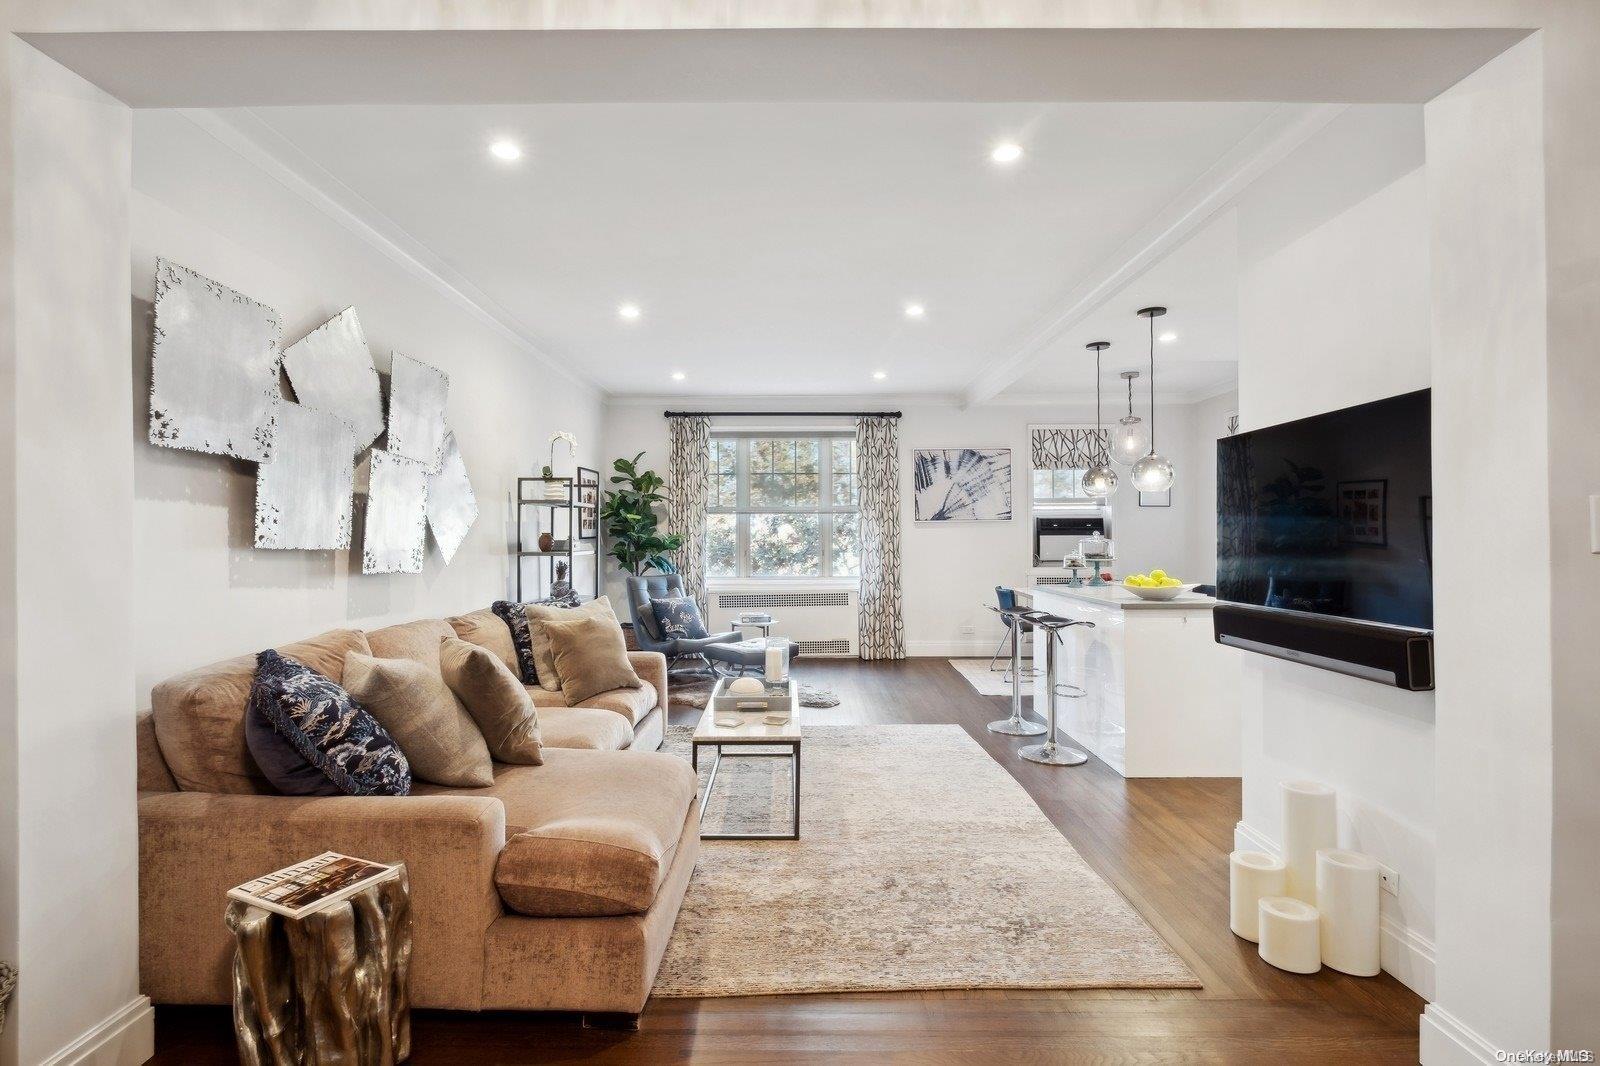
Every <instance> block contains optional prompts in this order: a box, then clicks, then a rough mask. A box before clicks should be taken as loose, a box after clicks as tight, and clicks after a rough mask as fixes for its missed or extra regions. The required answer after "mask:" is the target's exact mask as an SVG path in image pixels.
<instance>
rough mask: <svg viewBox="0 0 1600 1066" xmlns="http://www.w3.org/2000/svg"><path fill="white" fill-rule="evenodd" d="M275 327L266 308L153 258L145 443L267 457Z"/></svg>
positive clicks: (274, 393) (274, 392) (276, 356)
mask: <svg viewBox="0 0 1600 1066" xmlns="http://www.w3.org/2000/svg"><path fill="white" fill-rule="evenodd" d="M278 331H279V322H278V313H277V312H276V311H274V310H273V309H272V308H270V307H268V306H266V305H265V304H261V303H257V302H256V301H255V300H252V299H250V298H249V297H248V296H245V295H243V294H242V293H237V292H234V291H233V290H232V289H230V288H228V287H227V286H226V285H223V284H221V283H220V282H216V281H213V280H211V279H210V278H208V277H205V276H204V275H202V274H196V273H195V272H194V271H192V270H190V269H189V268H188V267H185V266H180V265H179V264H177V263H174V262H172V261H171V260H169V259H157V260H156V323H155V343H154V344H153V346H152V349H151V365H150V443H151V444H159V445H161V446H162V447H165V448H184V449H188V450H190V451H197V452H210V453H211V454H213V455H231V456H234V457H236V458H239V459H253V460H255V461H256V462H263V463H264V462H269V461H270V460H271V459H272V450H273V431H274V426H275V424H276V421H275V420H276V416H277V411H278V403H279V400H280V395H281V394H280V392H279V388H278V363H279V361H280V359H281V358H282V353H281V352H280V351H279V350H278Z"/></svg>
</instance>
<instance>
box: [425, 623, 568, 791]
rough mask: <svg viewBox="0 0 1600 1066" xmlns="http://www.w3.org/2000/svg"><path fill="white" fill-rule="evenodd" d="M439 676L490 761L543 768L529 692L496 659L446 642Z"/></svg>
mask: <svg viewBox="0 0 1600 1066" xmlns="http://www.w3.org/2000/svg"><path fill="white" fill-rule="evenodd" d="M439 670H440V672H441V673H443V674H444V681H445V684H447V685H449V686H450V691H451V692H454V693H455V694H456V698H457V699H459V700H460V701H461V702H462V704H463V705H465V707H466V708H467V713H468V714H470V715H472V720H473V721H474V722H476V723H477V724H478V731H479V732H481V733H482V734H483V739H484V740H486V741H488V744H489V753H490V754H491V755H493V756H494V757H495V758H496V759H499V760H500V761H501V762H514V763H524V764H527V765H531V766H538V765H540V764H541V763H543V762H544V747H543V744H542V743H541V740H540V736H539V712H538V710H537V709H536V708H535V707H534V705H533V700H532V699H530V698H529V697H528V690H527V689H526V688H523V687H522V682H521V681H518V680H517V675H515V674H513V673H512V672H511V668H510V667H509V666H507V665H506V664H505V663H504V662H503V661H502V660H501V658H500V657H499V656H498V655H496V654H495V653H494V652H492V651H490V650H489V649H488V648H484V647H479V646H478V645H476V644H469V643H467V642H466V641H464V640H459V639H457V638H455V637H446V638H445V640H444V643H443V644H441V645H440V646H439Z"/></svg>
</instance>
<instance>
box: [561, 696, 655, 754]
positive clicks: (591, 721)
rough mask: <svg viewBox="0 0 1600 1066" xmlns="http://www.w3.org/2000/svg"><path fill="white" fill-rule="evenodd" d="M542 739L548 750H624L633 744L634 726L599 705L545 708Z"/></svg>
mask: <svg viewBox="0 0 1600 1066" xmlns="http://www.w3.org/2000/svg"><path fill="white" fill-rule="evenodd" d="M551 695H560V694H559V693H552V694H551ZM539 739H540V740H541V741H542V742H543V750H546V751H548V750H549V749H550V748H587V749H589V750H591V751H621V750H622V749H623V748H627V747H631V746H632V744H633V726H631V725H629V724H628V720H627V719H626V718H624V717H622V715H620V714H616V713H614V712H612V711H607V710H602V709H600V708H598V707H545V708H542V709H541V710H540V711H539Z"/></svg>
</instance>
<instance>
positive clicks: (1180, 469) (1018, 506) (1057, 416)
mask: <svg viewBox="0 0 1600 1066" xmlns="http://www.w3.org/2000/svg"><path fill="white" fill-rule="evenodd" d="M863 402H864V401H863ZM779 403H780V404H781V403H782V401H779ZM773 405H774V402H773V400H772V399H771V398H770V397H768V398H764V399H746V400H739V399H729V398H727V397H718V398H716V399H715V400H712V399H697V400H682V399H678V400H674V401H673V403H672V406H673V407H674V408H678V409H694V410H716V409H722V410H762V409H763V408H770V407H773ZM788 406H789V407H791V408H792V407H794V406H796V405H795V404H794V403H793V402H790V403H788ZM827 406H828V407H833V408H844V409H849V408H851V407H853V406H857V405H856V404H852V403H851V402H850V401H849V400H844V401H839V402H835V403H832V404H829V405H827ZM868 406H869V407H870V408H871V409H873V410H878V409H888V408H895V409H899V410H901V411H903V412H904V418H903V419H902V420H901V423H900V451H901V487H900V492H901V501H902V507H901V559H902V566H903V569H904V587H905V626H906V651H907V653H908V654H911V655H936V656H942V655H979V654H982V655H987V654H989V653H990V652H992V651H993V650H994V648H995V646H996V644H997V643H998V642H999V640H1000V635H1001V632H1002V630H1001V627H1000V626H999V625H998V623H997V622H996V621H995V618H994V615H993V614H992V613H991V612H990V611H988V610H985V609H984V607H983V605H984V604H986V603H992V602H993V601H994V587H995V586H996V585H999V584H1011V585H1025V584H1027V583H1028V582H1029V580H1030V571H1031V570H1032V569H1033V567H1032V562H1033V540H1032V518H1031V514H1030V512H1029V505H1028V498H1027V485H1028V472H1029V469H1030V465H1029V452H1028V447H1029V445H1028V427H1029V426H1030V425H1044V424H1053V423H1062V422H1065V423H1074V424H1092V423H1093V422H1094V409H1093V407H1092V406H1087V407H1084V406H1074V407H1061V406H1049V407H1020V406H1006V405H994V406H986V407H971V408H966V409H962V408H958V407H954V406H949V405H934V404H928V403H926V402H923V403H908V404H902V403H898V402H892V401H884V400H881V399H876V398H875V399H874V400H873V401H872V402H871V403H870V404H868ZM1213 406H1214V405H1213ZM663 409H664V405H663V404H661V403H653V404H645V403H638V402H625V403H616V402H613V403H610V404H608V405H607V406H606V411H605V427H604V431H603V435H604V440H605V443H606V449H607V453H606V461H605V466H607V467H609V466H610V461H611V459H612V458H615V457H617V456H632V455H633V454H634V453H636V452H639V451H644V452H645V453H646V457H645V461H646V462H647V463H649V464H651V465H652V466H654V468H655V469H656V470H657V471H658V472H660V473H662V474H665V472H666V460H667V429H666V420H665V419H663V418H662V417H661V412H662V410H663ZM818 409H819V410H825V409H827V407H819V408H818ZM1230 409H1231V408H1230ZM1107 413H1108V415H1109V413H1110V412H1109V409H1108V412H1107ZM1157 414H1158V416H1159V422H1158V426H1157V433H1158V443H1159V444H1160V448H1161V451H1162V452H1163V453H1164V454H1165V455H1166V456H1167V457H1168V458H1170V459H1171V460H1172V461H1173V463H1174V465H1175V467H1176V468H1177V478H1176V480H1175V482H1174V484H1173V489H1172V506H1171V507H1169V508H1159V507H1158V508H1151V507H1140V506H1138V502H1137V493H1135V492H1134V490H1133V487H1132V484H1131V483H1130V482H1129V479H1128V478H1127V476H1126V471H1122V473H1123V475H1124V476H1123V478H1122V480H1121V483H1120V484H1119V485H1118V488H1117V492H1116V495H1115V497H1114V498H1113V501H1112V506H1113V516H1112V522H1113V536H1114V539H1115V540H1116V549H1117V563H1116V571H1117V573H1118V575H1119V576H1120V575H1121V574H1125V573H1133V572H1135V571H1137V570H1151V569H1154V568H1156V567H1164V568H1166V569H1168V570H1170V571H1172V572H1173V573H1176V574H1178V575H1179V576H1181V577H1185V578H1190V579H1191V580H1196V581H1198V580H1204V578H1201V577H1198V576H1196V577H1192V578H1191V577H1190V575H1191V574H1197V573H1199V568H1200V567H1202V566H1203V565H1204V563H1203V561H1202V553H1201V552H1200V551H1198V550H1197V547H1196V545H1195V543H1194V541H1193V536H1194V531H1195V528H1196V523H1197V521H1198V519H1197V518H1196V515H1197V512H1198V511H1199V510H1200V509H1201V508H1203V506H1204V505H1205V503H1206V501H1207V500H1209V503H1210V507H1211V509H1212V518H1211V520H1210V522H1209V526H1210V530H1211V531H1210V533H1209V534H1208V536H1210V537H1211V538H1212V539H1213V541H1214V538H1215V507H1216V491H1215V467H1216V460H1215V452H1214V450H1211V451H1210V453H1209V454H1206V453H1205V451H1203V450H1201V448H1200V446H1199V444H1198V436H1199V431H1198V430H1196V429H1195V428H1194V414H1193V408H1192V407H1190V406H1187V405H1175V406H1172V407H1167V406H1165V405H1163V407H1162V408H1161V409H1160V410H1159V411H1158V412H1157ZM717 424H719V423H717V422H716V421H715V420H714V421H713V425H714V426H715V425H717ZM727 424H729V425H744V426H751V425H752V424H758V423H753V421H752V420H750V419H739V420H729V421H728V423H727ZM788 424H790V425H793V424H794V421H793V420H790V422H789V423H788ZM830 424H838V425H849V424H850V423H849V422H848V421H844V422H836V423H830ZM961 447H974V448H1010V449H1011V464H1012V493H1013V517H1012V520H1011V521H1009V522H949V523H929V522H923V523H918V522H915V521H913V518H912V515H913V510H912V502H911V453H912V451H913V450H914V449H917V448H961ZM1207 448H1208V449H1214V448H1215V441H1214V440H1213V441H1209V442H1208V443H1207ZM1208 468H1209V469H1210V471H1211V474H1210V476H1211V481H1210V483H1209V484H1210V485H1211V488H1210V489H1207V488H1206V487H1205V486H1206V485H1207V481H1206V480H1205V474H1204V473H1203V471H1205V470H1206V469H1208ZM1211 552H1212V556H1213V559H1212V563H1211V568H1212V574H1211V575H1210V576H1212V577H1214V576H1215V560H1214V555H1215V544H1214V543H1212V544H1211ZM612 593H613V595H618V594H620V587H619V586H618V584H617V582H616V581H615V580H613V582H612ZM969 627H970V632H963V629H964V628H969Z"/></svg>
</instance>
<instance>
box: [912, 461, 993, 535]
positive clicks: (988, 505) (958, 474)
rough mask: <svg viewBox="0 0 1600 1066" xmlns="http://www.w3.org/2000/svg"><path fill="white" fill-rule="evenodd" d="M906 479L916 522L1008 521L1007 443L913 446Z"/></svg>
mask: <svg viewBox="0 0 1600 1066" xmlns="http://www.w3.org/2000/svg"><path fill="white" fill-rule="evenodd" d="M911 484H912V509H913V517H914V518H915V520H916V521H918V522H1009V521H1011V449H1010V448H917V449H915V450H913V452H912V474H911Z"/></svg>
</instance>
